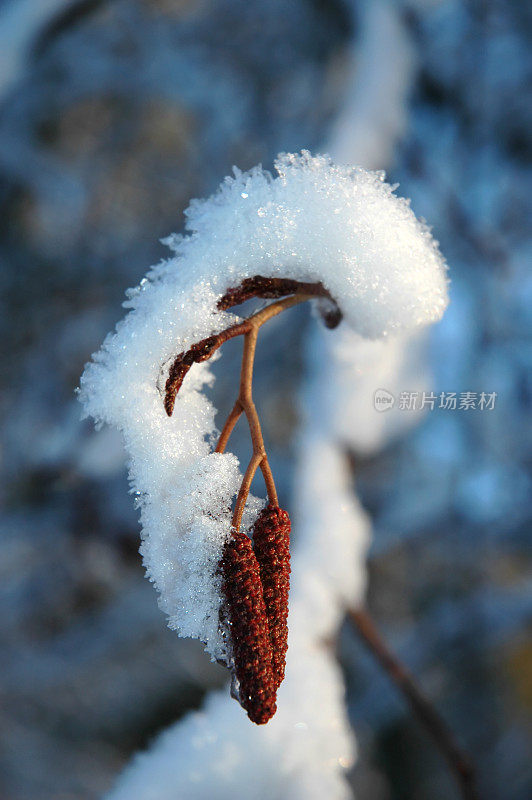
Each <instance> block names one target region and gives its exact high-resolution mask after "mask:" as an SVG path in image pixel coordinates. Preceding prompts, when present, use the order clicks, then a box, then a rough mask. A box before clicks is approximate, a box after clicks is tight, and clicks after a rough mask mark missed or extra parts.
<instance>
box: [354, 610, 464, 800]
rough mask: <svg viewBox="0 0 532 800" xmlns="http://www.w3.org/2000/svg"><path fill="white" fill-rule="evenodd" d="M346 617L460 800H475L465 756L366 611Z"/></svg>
mask: <svg viewBox="0 0 532 800" xmlns="http://www.w3.org/2000/svg"><path fill="white" fill-rule="evenodd" d="M348 616H349V618H350V620H351V621H352V622H353V623H354V625H355V627H356V628H357V630H358V633H359V634H360V636H361V637H362V639H363V640H364V642H365V644H366V645H367V647H368V648H369V650H371V652H372V653H373V655H374V656H375V658H376V659H377V661H378V662H379V663H380V665H381V666H382V667H383V669H384V670H385V671H386V672H387V673H388V676H389V677H390V678H391V680H392V681H393V682H394V683H395V685H396V686H397V688H398V689H399V691H400V692H401V694H402V695H403V696H404V697H405V699H406V701H407V702H408V704H409V706H410V708H411V710H412V711H413V713H414V714H415V716H416V717H417V718H418V720H419V721H420V722H421V724H422V725H423V726H424V728H425V730H426V731H427V732H428V733H429V735H430V736H431V737H432V739H433V741H434V743H435V744H436V746H437V747H438V749H439V750H440V752H441V753H442V755H443V756H444V758H445V759H446V761H447V763H448V765H449V767H450V769H451V771H452V772H453V773H454V776H455V778H456V781H457V783H458V785H459V787H460V790H461V794H462V798H463V800H479V795H478V793H477V789H476V778H475V771H474V768H473V765H472V764H471V761H470V759H469V756H468V755H467V754H466V753H464V751H463V750H462V749H461V748H460V747H459V745H458V744H457V743H456V741H455V739H454V736H453V734H452V732H451V731H450V729H449V728H448V726H447V723H446V722H445V721H444V720H443V718H442V717H441V716H440V715H439V713H438V712H437V711H436V709H435V708H434V706H433V705H432V703H431V702H430V701H429V700H428V699H427V698H426V697H425V695H424V694H423V692H422V691H421V690H420V689H419V687H418V686H417V685H416V682H415V680H414V678H413V677H412V676H411V675H410V673H409V672H408V670H407V669H406V668H405V667H404V666H403V665H402V664H401V662H400V661H399V660H398V659H397V658H396V656H395V655H394V654H393V653H392V652H391V651H390V650H389V648H388V647H387V645H386V643H385V642H384V640H383V639H382V637H381V635H380V633H379V632H378V630H377V628H376V627H375V624H374V622H373V620H372V619H371V617H370V615H369V614H368V612H367V611H366V610H363V609H350V610H349V611H348Z"/></svg>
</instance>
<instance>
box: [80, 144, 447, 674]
mask: <svg viewBox="0 0 532 800" xmlns="http://www.w3.org/2000/svg"><path fill="white" fill-rule="evenodd" d="M276 169H277V176H275V177H274V176H272V175H271V174H269V173H268V172H264V171H263V170H262V169H260V168H259V167H257V168H255V169H253V170H251V171H250V172H248V173H240V172H239V171H238V170H236V169H235V175H234V177H233V178H226V179H225V181H224V182H223V184H222V185H221V187H220V189H219V190H218V192H217V193H216V194H214V195H213V196H212V197H211V198H209V199H208V200H205V201H193V202H192V203H191V205H190V208H189V209H188V211H187V212H186V214H187V218H188V219H187V229H188V232H189V233H188V235H187V236H185V237H179V236H173V237H170V239H169V240H168V243H169V244H170V246H171V248H172V249H173V250H174V252H175V255H174V257H173V258H171V259H169V260H168V261H165V262H163V263H161V264H159V265H158V266H157V267H154V268H153V269H152V270H151V271H150V272H149V273H148V276H147V277H146V278H145V279H144V280H143V281H142V282H141V284H140V286H139V287H137V288H136V289H134V290H131V291H130V292H129V299H128V301H127V303H126V304H125V305H126V307H128V308H130V312H129V314H128V315H127V316H126V318H125V319H124V320H123V321H122V322H121V323H120V324H119V325H118V326H117V329H116V332H115V333H114V334H111V335H110V336H108V337H107V339H106V341H105V342H104V345H103V347H102V349H101V350H100V351H99V352H98V353H97V354H96V355H95V356H94V359H93V362H92V363H90V364H89V365H88V366H87V368H86V370H85V372H84V374H83V377H82V380H81V399H82V402H83V404H84V406H85V409H86V412H87V414H90V415H92V416H93V417H94V418H95V419H96V420H97V421H98V422H106V423H109V424H112V425H115V426H117V427H118V428H119V429H120V430H121V431H122V432H123V434H124V438H125V444H126V448H127V451H128V454H129V459H130V460H129V466H130V479H131V485H132V489H133V490H134V492H135V493H136V495H137V499H138V504H139V506H140V508H141V520H142V527H143V544H142V554H143V556H144V563H145V565H146V568H147V572H148V575H149V577H150V578H151V580H153V581H154V583H155V585H156V587H157V589H158V590H159V592H160V595H161V601H160V602H161V607H162V608H163V609H164V610H165V612H166V613H167V614H168V616H169V619H170V625H171V627H173V628H175V629H176V630H178V632H179V633H180V634H181V635H184V636H192V637H197V638H199V639H201V640H202V641H204V642H205V644H206V648H207V650H208V652H210V653H211V654H212V656H213V657H215V658H223V657H224V656H225V655H226V653H225V645H224V641H223V637H222V636H221V635H220V632H219V630H218V614H219V608H220V602H221V600H220V584H219V578H218V576H217V566H218V564H219V561H220V558H221V554H222V550H223V546H224V543H225V541H226V539H227V537H228V536H229V534H230V519H231V517H230V507H231V503H232V500H233V498H234V496H235V494H236V493H237V491H238V488H239V484H240V480H241V474H240V470H239V466H238V463H237V460H236V458H235V457H234V456H233V455H231V454H225V455H218V454H212V453H211V449H212V448H211V446H210V443H211V442H212V437H213V436H214V435H215V433H216V426H215V422H214V417H215V413H216V410H215V408H214V407H213V405H212V403H211V402H210V401H209V400H208V399H207V398H206V397H205V395H204V394H203V393H202V389H203V386H204V385H205V384H208V383H209V382H210V381H211V380H212V375H211V372H210V370H209V365H208V363H203V364H199V365H194V366H193V368H192V369H191V370H190V372H189V374H188V375H187V377H186V379H185V381H184V384H183V386H182V388H181V390H180V392H179V394H178V397H177V402H176V405H175V410H174V414H173V416H172V417H171V418H169V417H168V416H167V415H166V413H165V410H164V405H163V400H162V396H161V387H164V383H165V379H166V377H167V374H168V368H169V365H170V363H171V362H172V359H173V357H174V356H175V355H176V354H177V353H179V352H181V351H183V350H186V349H188V348H189V347H190V346H191V345H192V344H193V343H194V342H197V341H199V340H200V339H203V338H205V337H206V336H208V335H210V334H213V333H217V332H219V331H221V330H223V329H224V328H226V327H228V326H229V325H231V324H234V323H235V322H236V321H237V320H238V317H236V316H235V315H234V314H230V313H227V312H220V311H217V309H216V304H217V301H218V300H219V299H220V297H221V296H222V295H223V294H224V293H225V292H226V290H227V289H228V288H229V287H233V286H237V285H238V284H240V283H241V281H242V280H244V279H245V278H249V277H253V276H254V275H263V276H266V277H288V278H293V279H296V280H301V281H321V282H322V283H323V284H324V285H325V287H326V288H327V289H328V290H329V291H330V293H331V295H332V296H333V297H334V298H335V299H336V301H337V302H338V305H339V306H340V308H341V310H342V312H343V314H344V319H345V323H343V324H348V325H349V326H350V327H352V329H353V330H355V331H356V332H357V333H359V334H361V335H363V336H368V337H381V336H386V335H387V334H389V333H393V332H395V331H400V330H408V329H412V328H414V327H416V326H419V325H424V324H427V323H429V322H432V321H434V320H436V319H438V318H439V317H440V316H441V314H442V312H443V310H444V308H445V305H446V303H447V279H446V273H445V264H444V261H443V258H442V256H441V255H440V253H439V250H438V248H437V244H436V243H435V242H434V240H433V239H432V237H431V235H430V232H429V230H428V228H427V227H426V225H425V224H424V223H422V222H419V221H418V220H416V218H415V216H414V214H413V212H412V210H411V208H410V206H409V204H408V201H406V200H404V199H401V198H398V197H396V196H395V195H394V189H393V187H391V186H390V185H388V184H387V183H385V181H384V174H383V173H378V172H369V171H367V170H364V169H361V168H351V167H342V166H338V165H335V164H333V163H332V161H331V160H330V158H329V157H328V156H315V157H312V156H311V155H310V154H309V153H308V152H306V151H303V153H302V154H301V155H291V154H286V155H283V156H280V157H279V159H278V160H277V162H276Z"/></svg>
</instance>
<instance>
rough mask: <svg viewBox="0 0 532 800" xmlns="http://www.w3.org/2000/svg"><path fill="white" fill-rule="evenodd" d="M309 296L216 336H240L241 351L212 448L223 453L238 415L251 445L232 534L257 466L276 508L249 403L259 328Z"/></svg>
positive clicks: (264, 311) (298, 297)
mask: <svg viewBox="0 0 532 800" xmlns="http://www.w3.org/2000/svg"><path fill="white" fill-rule="evenodd" d="M310 297H311V296H310V295H303V294H300V295H294V296H292V297H286V298H285V299H284V300H279V301H278V302H276V303H271V304H270V305H268V306H266V308H263V309H262V310H261V311H258V312H257V313H256V314H253V316H251V317H249V319H247V320H245V321H244V322H242V323H239V325H235V326H233V328H228V329H227V331H222V333H221V334H219V337H220V338H223V341H227V340H228V339H229V338H233V336H238V335H240V334H244V349H243V352H242V366H241V369H240V389H239V393H238V397H237V400H236V402H235V404H234V406H233V408H232V409H231V412H230V414H229V416H228V417H227V419H226V421H225V424H224V426H223V428H222V432H221V434H220V438H219V439H218V443H217V445H216V452H217V453H223V452H225V448H226V447H227V443H228V441H229V437H230V436H231V433H232V432H233V429H234V427H235V425H236V423H237V422H238V420H239V418H240V416H241V415H242V413H244V414H245V415H246V419H247V421H248V425H249V432H250V435H251V443H252V445H253V455H252V457H251V461H250V462H249V465H248V468H247V470H246V473H245V475H244V478H243V481H242V485H241V486H240V491H239V493H238V497H237V500H236V504H235V510H234V513H233V528H234V529H235V530H236V531H238V530H239V528H240V523H241V522H242V515H243V513H244V508H245V505H246V502H247V499H248V496H249V490H250V488H251V483H252V481H253V478H254V477H255V473H256V471H257V469H258V468H259V467H260V469H261V472H262V475H263V478H264V483H265V484H266V490H267V492H268V500H269V502H270V504H271V505H273V506H276V505H278V498H277V490H276V488H275V481H274V479H273V474H272V471H271V468H270V464H269V462H268V455H267V453H266V448H265V447H264V439H263V436H262V429H261V426H260V420H259V415H258V414H257V409H256V408H255V403H254V402H253V367H254V364H255V351H256V348H257V337H258V334H259V329H260V328H261V327H262V325H264V323H265V322H268V320H270V319H273V317H276V316H277V315H278V314H280V313H281V312H282V311H285V310H286V309H287V308H292V306H296V305H299V303H304V302H305V301H306V300H309V299H310ZM233 331H237V333H233ZM216 344H217V343H216Z"/></svg>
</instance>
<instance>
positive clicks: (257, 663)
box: [221, 531, 277, 725]
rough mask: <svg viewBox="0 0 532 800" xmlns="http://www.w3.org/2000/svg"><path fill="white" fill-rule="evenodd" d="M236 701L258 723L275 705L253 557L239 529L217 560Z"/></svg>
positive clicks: (263, 609)
mask: <svg viewBox="0 0 532 800" xmlns="http://www.w3.org/2000/svg"><path fill="white" fill-rule="evenodd" d="M221 568H222V576H223V591H224V594H225V598H226V601H227V610H228V617H229V625H230V628H231V639H232V645H233V657H234V661H235V672H236V677H237V678H238V681H239V684H240V703H241V705H242V706H243V707H244V708H245V709H246V711H247V713H248V716H249V718H250V720H251V721H252V722H255V723H256V724H257V725H262V724H264V723H265V722H268V720H269V719H270V718H271V717H273V715H274V714H275V711H276V710H277V706H276V704H275V699H276V691H277V688H276V683H275V680H274V677H273V672H272V647H271V643H270V635H269V630H268V619H267V616H266V606H265V604H264V597H263V592H262V584H261V580H260V571H259V565H258V562H257V558H256V556H255V554H254V553H253V548H252V545H251V541H250V539H249V538H248V537H247V536H246V535H245V534H244V533H242V532H240V531H239V532H238V533H235V534H233V537H232V538H231V539H230V540H229V541H228V542H227V544H226V546H225V549H224V554H223V557H222V561H221Z"/></svg>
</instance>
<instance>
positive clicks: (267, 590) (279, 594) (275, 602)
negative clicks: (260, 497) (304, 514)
mask: <svg viewBox="0 0 532 800" xmlns="http://www.w3.org/2000/svg"><path fill="white" fill-rule="evenodd" d="M253 550H254V552H255V555H256V556H257V561H258V562H259V568H260V579H261V583H262V591H263V595H264V602H265V604H266V614H267V617H268V626H269V629H270V642H271V645H272V670H273V677H274V681H275V687H276V688H278V687H279V686H280V684H281V682H282V680H283V678H284V671H285V664H286V651H287V649H288V625H287V621H288V592H289V589H290V517H289V516H288V514H287V512H286V511H283V509H282V508H279V506H272V505H269V506H267V507H266V508H264V509H263V510H262V511H261V512H260V514H259V516H258V517H257V519H256V521H255V525H254V526H253Z"/></svg>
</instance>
